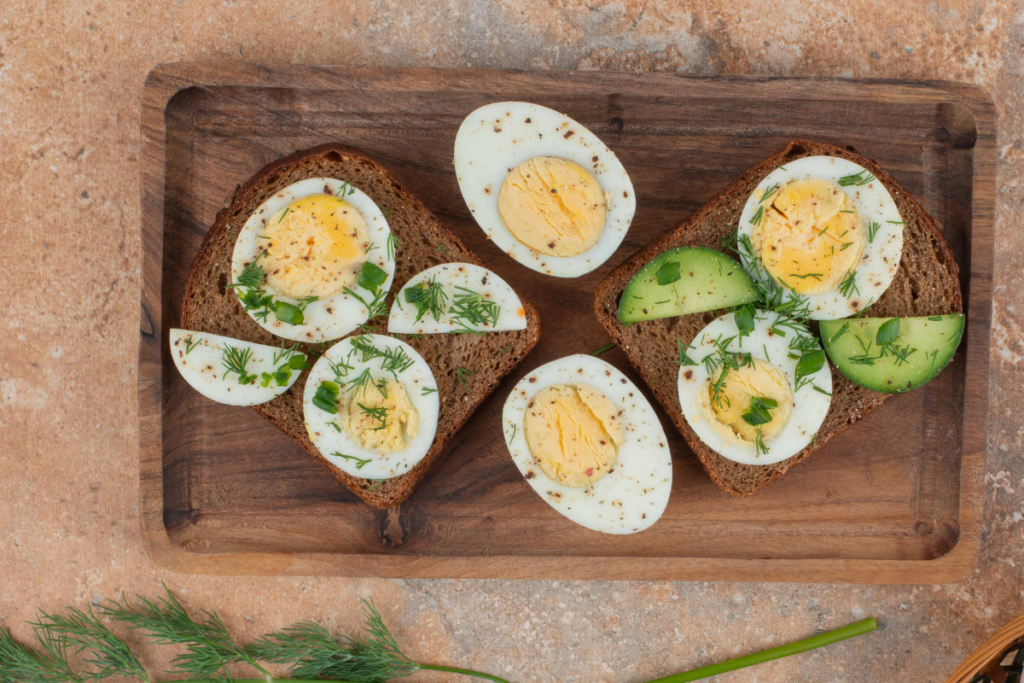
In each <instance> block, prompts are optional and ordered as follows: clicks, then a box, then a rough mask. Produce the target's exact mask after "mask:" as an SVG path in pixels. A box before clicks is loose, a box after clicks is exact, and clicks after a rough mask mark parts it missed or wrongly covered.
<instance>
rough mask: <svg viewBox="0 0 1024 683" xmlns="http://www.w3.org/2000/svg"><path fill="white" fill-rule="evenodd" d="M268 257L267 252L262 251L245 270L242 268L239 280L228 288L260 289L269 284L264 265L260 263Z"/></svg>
mask: <svg viewBox="0 0 1024 683" xmlns="http://www.w3.org/2000/svg"><path fill="white" fill-rule="evenodd" d="M266 255H267V252H265V251H261V252H260V253H259V255H258V256H257V257H256V258H254V259H253V260H252V261H250V262H249V263H248V264H247V265H246V266H245V268H242V272H241V273H239V274H238V279H237V280H235V281H234V282H232V283H231V284H229V285H228V287H245V288H246V289H259V288H260V287H263V286H264V285H265V284H267V273H266V271H265V270H263V264H262V263H260V259H261V258H263V257H264V256H266Z"/></svg>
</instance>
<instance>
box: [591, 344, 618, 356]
mask: <svg viewBox="0 0 1024 683" xmlns="http://www.w3.org/2000/svg"><path fill="white" fill-rule="evenodd" d="M614 348H615V344H614V343H613V344H605V345H604V346H600V347H598V348H596V349H594V350H593V351H591V352H590V355H591V356H600V355H601V354H602V353H605V352H606V351H611V350H612V349H614Z"/></svg>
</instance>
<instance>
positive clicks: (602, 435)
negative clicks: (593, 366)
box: [523, 384, 622, 488]
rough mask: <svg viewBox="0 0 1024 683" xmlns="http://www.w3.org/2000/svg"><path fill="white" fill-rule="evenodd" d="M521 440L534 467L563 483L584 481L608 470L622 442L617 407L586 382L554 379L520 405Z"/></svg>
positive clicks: (579, 484) (591, 480)
mask: <svg viewBox="0 0 1024 683" xmlns="http://www.w3.org/2000/svg"><path fill="white" fill-rule="evenodd" d="M523 426H524V431H525V436H526V445H527V447H528V448H529V449H530V453H531V454H532V455H533V458H534V460H535V461H536V463H537V465H538V466H539V467H540V469H541V470H542V471H543V472H544V474H546V475H547V476H548V477H550V478H551V479H552V480H554V481H557V482H558V483H560V484H564V485H565V486H571V487H574V488H578V487H583V486H589V485H590V484H593V483H594V482H595V481H597V480H598V479H600V478H601V477H603V476H604V475H606V474H608V472H610V471H611V469H612V468H613V467H614V466H615V462H616V459H617V451H616V446H617V445H619V444H621V443H622V423H621V421H620V419H619V411H617V410H616V409H615V406H613V405H612V402H611V401H609V400H608V398H607V397H606V396H605V395H604V394H602V393H601V392H600V391H598V390H597V389H594V388H593V387H591V386H588V385H586V384H577V385H569V384H554V385H552V386H550V387H547V388H546V389H542V390H540V391H538V392H537V394H536V395H535V396H534V397H533V398H532V399H530V402H529V403H528V404H527V406H526V419H525V423H524V425H523Z"/></svg>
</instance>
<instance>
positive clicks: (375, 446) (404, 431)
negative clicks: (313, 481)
mask: <svg viewBox="0 0 1024 683" xmlns="http://www.w3.org/2000/svg"><path fill="white" fill-rule="evenodd" d="M302 407H303V414H304V416H305V422H306V431H307V433H308V434H309V438H310V440H311V441H312V442H313V444H314V445H315V446H316V447H317V450H319V451H320V454H321V455H323V456H324V458H326V459H327V460H328V461H329V462H331V463H332V464H333V465H335V466H337V467H338V468H340V469H341V470H342V471H344V472H347V473H348V474H351V475H352V476H354V477H363V478H365V479H390V478H392V477H397V476H399V475H401V474H405V473H406V472H408V471H409V470H411V469H412V468H413V467H415V466H416V464H417V463H418V462H419V461H420V460H422V459H423V457H424V456H425V455H426V454H427V452H428V451H429V450H430V447H431V445H433V443H434V434H435V432H436V431H437V419H438V415H440V401H439V400H438V396H437V383H436V382H435V381H434V374H433V373H432V372H431V370H430V366H429V365H428V364H427V362H426V361H425V360H423V357H422V356H420V354H418V353H417V352H416V349H414V348H412V347H411V346H409V345H408V344H406V343H405V342H403V341H400V340H398V339H395V338H393V337H388V336H385V335H380V334H362V335H357V336H354V337H349V338H347V339H343V340H342V341H340V342H338V343H337V344H335V345H334V346H332V347H331V348H329V349H328V350H327V352H326V353H324V355H322V356H321V357H320V359H319V360H317V362H316V364H315V365H313V368H312V369H311V370H310V371H309V377H308V378H307V379H306V390H305V392H304V394H303V398H302Z"/></svg>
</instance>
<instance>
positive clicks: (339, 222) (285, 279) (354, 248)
mask: <svg viewBox="0 0 1024 683" xmlns="http://www.w3.org/2000/svg"><path fill="white" fill-rule="evenodd" d="M394 273H395V245H394V237H393V236H392V234H391V229H390V227H388V222H387V220H386V219H385V218H384V214H383V213H381V210H380V208H379V207H378V206H377V205H376V204H375V203H374V201H373V200H372V199H370V197H369V196H368V195H366V194H365V193H363V192H362V191H361V190H359V189H358V188H356V187H354V186H352V185H351V184H350V183H348V182H345V181H342V180H338V179H335V178H307V179H305V180H300V181H299V182H296V183H292V184H291V185H289V186H287V187H285V188H283V189H281V190H278V191H277V192H275V193H274V195H273V196H272V197H270V198H269V199H267V200H266V201H265V202H263V203H262V204H260V206H259V208H257V209H256V211H255V212H253V214H252V215H251V216H250V217H249V219H248V220H247V221H246V222H245V225H243V226H242V229H241V231H240V232H239V234H238V238H237V240H236V241H235V249H234V253H233V255H232V259H231V282H232V287H233V288H234V290H235V293H236V294H237V295H238V298H239V301H240V303H241V304H242V307H243V308H244V309H245V310H246V312H247V313H248V314H249V317H251V318H252V319H253V320H255V321H256V322H257V323H258V324H259V325H260V326H261V327H263V329H265V330H267V331H269V332H271V333H273V334H275V335H277V336H279V337H284V338H285V339H291V340H295V341H301V342H309V343H318V342H323V341H330V340H332V339H338V338H339V337H343V336H345V335H346V334H348V333H349V332H351V331H352V330H354V329H356V327H358V326H359V325H361V324H363V323H365V322H366V321H367V319H368V317H369V314H370V309H371V308H372V309H374V311H373V312H374V313H377V314H380V312H382V310H386V309H385V308H383V303H382V302H383V300H384V297H385V296H386V295H387V293H388V291H389V290H390V289H391V283H392V281H393V280H394Z"/></svg>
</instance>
